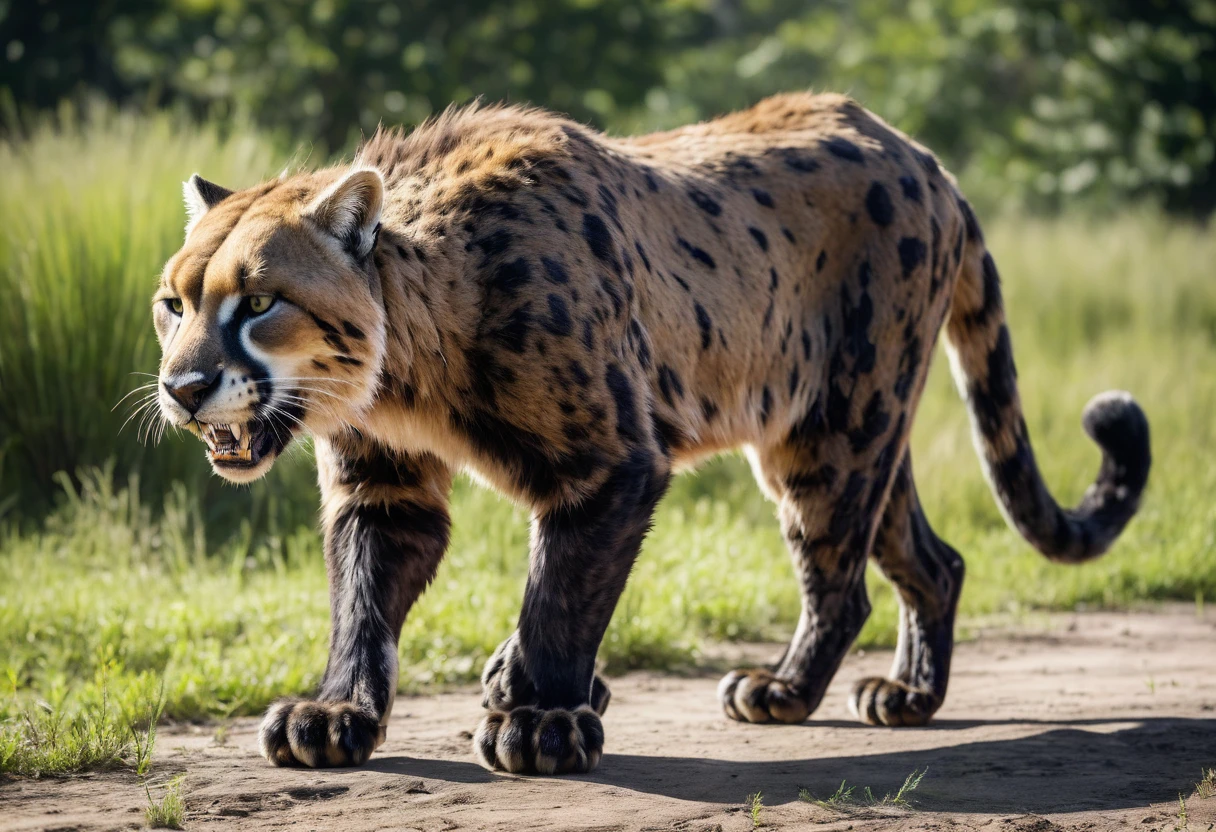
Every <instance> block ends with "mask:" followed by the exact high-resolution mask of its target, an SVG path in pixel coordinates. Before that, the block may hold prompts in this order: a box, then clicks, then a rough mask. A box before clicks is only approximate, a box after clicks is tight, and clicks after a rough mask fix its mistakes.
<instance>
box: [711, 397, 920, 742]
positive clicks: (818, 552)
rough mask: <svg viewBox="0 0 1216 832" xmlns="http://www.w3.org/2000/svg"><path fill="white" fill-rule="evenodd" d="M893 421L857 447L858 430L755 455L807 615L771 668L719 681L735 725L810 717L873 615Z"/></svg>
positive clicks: (898, 439) (898, 443)
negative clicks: (874, 552)
mask: <svg viewBox="0 0 1216 832" xmlns="http://www.w3.org/2000/svg"><path fill="white" fill-rule="evenodd" d="M892 421H895V425H894V426H893V427H891V428H890V429H887V430H883V431H875V433H876V434H877V435H876V436H873V438H872V440H871V441H870V442H868V443H865V447H864V448H861V449H860V450H859V446H860V445H862V444H863V443H861V442H860V441H859V440H858V438H857V434H856V433H854V434H853V436H852V437H846V436H843V435H829V436H827V437H823V438H818V437H817V438H816V440H815V441H814V442H810V443H805V442H795V441H791V442H788V443H786V444H785V445H783V446H782V447H779V448H776V449H771V450H769V451H766V452H761V453H759V454H755V455H754V456H753V466H754V467H755V468H756V469H757V474H758V475H759V478H760V479H761V482H762V484H763V485H764V487H765V490H766V491H767V492H768V493H770V494H771V495H773V496H775V497H777V500H778V504H779V510H778V513H779V515H780V518H781V528H782V532H783V534H784V536H785V539H786V543H787V544H788V546H789V550H790V554H791V556H792V557H793V560H794V566H795V571H796V572H797V574H798V579H799V581H800V583H801V586H802V614H801V616H800V618H799V621H798V627H797V629H796V630H795V632H794V637H793V639H792V640H791V642H790V645H789V647H788V648H787V649H786V652H785V656H784V657H783V658H782V659H781V662H780V663H779V664H778V665H777V667H776V668H775V669H773V670H771V671H770V670H761V669H754V670H734V671H731V672H730V673H729V674H727V675H726V676H725V677H724V678H723V679H722V681H721V683H720V684H719V685H718V698H719V699H720V700H721V702H722V707H723V709H724V710H725V711H726V714H727V716H729V717H731V718H732V719H737V720H741V721H746V722H769V721H778V722H801V721H802V720H804V719H806V718H807V716H809V715H810V714H811V713H812V712H813V711H814V710H815V708H817V707H818V706H819V703H820V701H821V700H822V699H823V694H824V691H825V690H827V686H828V683H829V682H831V680H832V677H833V676H835V675H836V671H837V669H838V668H839V667H840V663H841V661H842V660H843V659H844V656H845V653H846V652H847V651H848V649H849V647H850V646H851V645H852V644H853V641H854V639H856V638H857V634H858V633H859V632H861V628H862V625H863V624H865V621H866V618H867V617H868V616H869V614H870V603H869V600H868V598H867V597H866V587H865V566H866V557H867V555H868V553H869V551H870V545H871V542H872V540H873V536H874V531H875V528H876V526H877V524H878V519H879V517H880V516H881V512H882V507H883V505H884V503H885V501H886V499H887V492H888V488H889V486H890V483H891V479H892V477H893V475H894V470H895V463H896V461H897V460H898V459H899V458H900V456H901V455H902V454H903V443H904V423H905V417H904V415H900V416H899V418H898V420H892ZM888 424H889V423H888ZM846 460H847V463H848V466H849V467H848V468H843V464H844V463H845V461H846Z"/></svg>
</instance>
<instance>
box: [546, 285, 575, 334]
mask: <svg viewBox="0 0 1216 832" xmlns="http://www.w3.org/2000/svg"><path fill="white" fill-rule="evenodd" d="M548 300H549V318H548V320H546V321H545V329H547V330H548V331H549V332H551V333H553V334H554V335H560V336H562V337H565V336H567V335H569V334H570V332H571V331H572V330H573V328H574V322H573V321H571V319H570V309H569V307H567V306H566V301H565V299H563V298H562V297H561V296H560V295H557V294H554V293H552V292H550V293H549V298H548Z"/></svg>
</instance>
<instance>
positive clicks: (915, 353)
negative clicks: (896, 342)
mask: <svg viewBox="0 0 1216 832" xmlns="http://www.w3.org/2000/svg"><path fill="white" fill-rule="evenodd" d="M918 369H920V338H919V337H918V336H915V335H913V336H912V338H911V339H909V340H908V342H907V343H906V344H904V348H903V350H902V351H901V352H900V354H899V375H898V376H896V378H895V388H894V389H895V397H896V398H897V399H899V400H900V401H901V402H906V401H907V400H908V396H909V394H911V392H912V384H913V382H915V381H916V371H917V370H918Z"/></svg>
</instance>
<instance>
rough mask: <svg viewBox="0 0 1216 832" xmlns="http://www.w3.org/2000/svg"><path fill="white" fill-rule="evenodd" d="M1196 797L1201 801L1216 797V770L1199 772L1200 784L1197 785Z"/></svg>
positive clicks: (1201, 770) (1210, 769)
mask: <svg viewBox="0 0 1216 832" xmlns="http://www.w3.org/2000/svg"><path fill="white" fill-rule="evenodd" d="M1195 796H1196V797H1198V798H1200V799H1201V800H1207V799H1208V798H1212V797H1216V768H1209V769H1200V770H1199V782H1198V783H1196V784H1195Z"/></svg>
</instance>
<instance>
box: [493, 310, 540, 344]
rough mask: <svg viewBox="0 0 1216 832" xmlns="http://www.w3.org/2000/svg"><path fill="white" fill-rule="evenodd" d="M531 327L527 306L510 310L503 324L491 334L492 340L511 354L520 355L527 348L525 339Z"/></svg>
mask: <svg viewBox="0 0 1216 832" xmlns="http://www.w3.org/2000/svg"><path fill="white" fill-rule="evenodd" d="M531 327H532V311H531V306H530V305H529V304H524V305H523V306H520V307H517V308H516V309H513V310H511V314H510V315H508V316H507V321H506V323H505V324H503V325H502V326H500V327H499V328H498V329H495V330H494V331H493V332H492V333H491V334H492V335H493V337H494V339H495V340H496V341H498V342H499V343H500V344H502V345H503V346H504V347H506V348H507V349H509V350H511V352H515V353H522V352H523V351H524V349H525V348H526V347H527V344H526V338H527V336H528V333H529V331H530V330H531Z"/></svg>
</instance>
